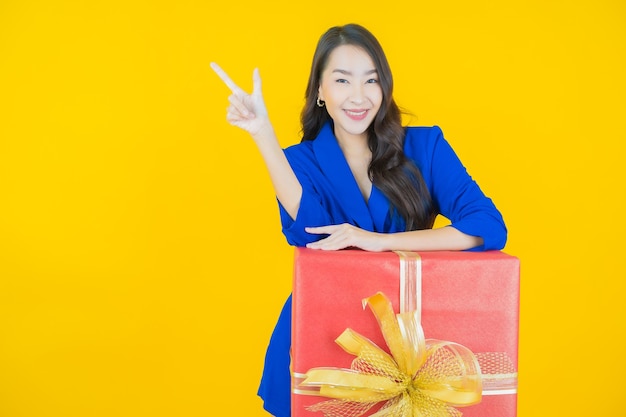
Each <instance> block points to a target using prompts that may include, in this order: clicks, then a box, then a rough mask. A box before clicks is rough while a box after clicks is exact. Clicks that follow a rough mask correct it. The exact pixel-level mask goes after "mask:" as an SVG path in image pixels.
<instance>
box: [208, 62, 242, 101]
mask: <svg viewBox="0 0 626 417" xmlns="http://www.w3.org/2000/svg"><path fill="white" fill-rule="evenodd" d="M211 68H213V71H215V73H216V74H217V75H218V76H219V77H220V78H221V79H222V81H224V83H225V84H226V85H227V86H228V88H230V91H232V92H233V94H237V93H241V92H242V90H241V88H239V86H237V84H235V82H234V81H233V80H231V79H230V77H229V76H228V74H226V72H224V70H223V69H222V68H220V66H219V65H217V64H216V63H215V62H211Z"/></svg>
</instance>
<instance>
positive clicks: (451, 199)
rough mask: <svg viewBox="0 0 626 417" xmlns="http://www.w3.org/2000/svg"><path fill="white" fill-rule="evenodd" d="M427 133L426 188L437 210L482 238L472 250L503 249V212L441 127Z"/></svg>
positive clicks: (504, 240) (463, 228)
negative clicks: (427, 175) (428, 148)
mask: <svg viewBox="0 0 626 417" xmlns="http://www.w3.org/2000/svg"><path fill="white" fill-rule="evenodd" d="M430 133H431V135H434V138H432V137H431V138H430V139H433V140H430V141H428V142H429V144H430V145H429V146H430V147H432V148H431V152H432V157H431V160H430V184H429V189H430V192H431V197H432V198H433V200H434V203H435V204H436V206H437V207H438V209H439V212H440V213H441V214H442V215H443V216H445V217H447V218H448V219H449V220H450V222H451V226H452V227H454V228H456V229H458V230H460V231H461V232H463V233H466V234H468V235H471V236H479V237H481V238H482V239H483V242H484V243H483V245H482V246H479V247H476V248H473V249H472V250H478V251H479V250H491V249H496V250H500V249H502V248H504V245H505V243H506V239H507V229H506V226H505V224H504V219H503V218H502V215H501V214H500V212H499V211H498V209H497V208H496V206H495V205H494V203H493V202H492V201H491V199H490V198H488V197H487V196H485V194H484V193H483V192H482V190H481V189H480V187H479V186H478V184H477V183H476V182H475V181H474V180H473V179H472V178H471V177H470V175H469V174H468V173H467V170H466V169H465V167H464V166H463V164H462V163H461V161H460V160H459V158H458V157H457V155H456V153H455V152H454V150H453V149H452V147H451V146H450V144H449V143H448V142H447V141H446V140H445V139H444V137H443V133H442V132H441V129H440V128H439V127H433V128H432V129H431V132H430ZM427 184H428V182H427Z"/></svg>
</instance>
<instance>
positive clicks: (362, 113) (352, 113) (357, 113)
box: [344, 109, 368, 121]
mask: <svg viewBox="0 0 626 417" xmlns="http://www.w3.org/2000/svg"><path fill="white" fill-rule="evenodd" d="M344 112H345V113H346V115H347V116H348V117H349V118H351V119H352V120H357V121H358V120H363V119H365V117H366V116H367V112H368V110H367V109H355V110H347V109H346V110H344Z"/></svg>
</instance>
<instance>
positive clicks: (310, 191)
mask: <svg viewBox="0 0 626 417" xmlns="http://www.w3.org/2000/svg"><path fill="white" fill-rule="evenodd" d="M404 153H405V154H406V156H407V157H408V158H410V159H411V160H412V161H413V162H414V163H415V165H417V167H418V168H419V170H420V171H421V173H422V176H423V178H424V182H425V183H426V186H427V187H428V190H429V192H430V195H431V198H432V199H433V202H434V205H435V210H436V211H437V213H438V214H441V215H443V216H445V217H446V218H448V219H449V220H450V221H451V226H452V227H454V228H456V229H458V230H460V231H461V232H463V233H466V234H468V235H472V236H480V237H482V238H483V241H484V244H483V246H481V247H478V248H474V250H488V249H502V248H503V247H504V244H505V243H506V237H507V230H506V227H505V225H504V220H503V219H502V215H501V214H500V212H499V211H498V209H497V208H496V207H495V205H494V204H493V202H492V201H491V200H490V199H489V198H487V197H486V196H485V194H484V193H483V192H482V191H481V189H480V187H479V186H478V184H476V182H475V181H474V180H473V179H472V178H471V177H470V176H469V174H468V173H467V171H466V169H465V167H464V166H463V165H462V164H461V161H460V160H459V158H458V157H457V156H456V154H455V153H454V151H453V150H452V148H451V147H450V145H449V144H448V142H447V141H446V140H445V139H444V137H443V134H442V132H441V129H440V128H439V127H409V128H407V129H406V138H405V143H404ZM285 155H286V156H287V160H288V161H289V164H290V165H291V167H292V169H293V170H294V172H295V174H296V176H297V177H298V180H299V181H300V184H301V185H302V200H301V201H300V208H299V210H298V213H297V215H296V218H295V220H294V219H292V218H291V216H289V214H288V213H287V212H286V211H285V209H284V208H283V207H282V205H281V204H280V202H279V207H280V218H281V223H282V227H283V233H284V234H285V237H286V238H287V241H288V242H289V244H291V245H294V246H304V245H306V244H307V243H309V242H312V241H315V240H318V239H321V238H322V237H323V236H319V235H312V234H309V233H306V232H305V231H304V228H305V227H307V226H327V225H331V224H341V223H350V224H352V225H355V226H357V227H360V228H361V229H365V230H369V231H373V232H381V233H393V232H401V231H404V230H405V224H404V221H403V220H402V219H400V218H399V217H398V216H395V217H394V216H392V212H391V210H390V205H389V200H388V199H387V197H385V196H384V195H383V193H382V192H381V191H380V190H379V189H378V188H377V187H376V186H372V192H371V195H370V197H369V200H368V201H365V199H364V198H363V196H362V195H361V192H360V190H359V187H358V185H357V182H356V180H355V179H354V176H353V175H352V171H350V167H349V166H348V162H347V161H346V159H345V157H344V156H343V152H342V151H341V148H340V147H339V144H338V142H337V139H336V138H335V135H334V133H333V130H332V126H331V125H330V123H327V124H326V125H325V126H324V127H323V128H322V130H321V131H320V133H319V135H318V136H317V138H316V139H315V140H313V141H306V142H302V143H299V144H297V145H293V146H291V147H289V148H287V149H286V150H285Z"/></svg>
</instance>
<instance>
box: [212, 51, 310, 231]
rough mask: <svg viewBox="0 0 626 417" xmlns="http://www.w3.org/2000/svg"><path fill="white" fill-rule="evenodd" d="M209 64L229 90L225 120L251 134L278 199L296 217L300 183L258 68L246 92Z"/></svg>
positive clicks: (217, 68)
mask: <svg viewBox="0 0 626 417" xmlns="http://www.w3.org/2000/svg"><path fill="white" fill-rule="evenodd" d="M211 68H213V70H214V71H215V72H216V73H217V75H218V76H219V77H220V78H221V79H222V81H224V83H225V84H226V85H227V86H228V88H229V89H230V90H231V92H232V94H231V95H230V97H229V98H228V101H229V102H230V106H229V107H228V113H227V115H226V120H228V122H229V123H230V124H231V125H233V126H237V127H239V128H241V129H243V130H245V131H246V132H248V133H249V134H250V135H251V136H252V139H253V140H254V142H255V143H256V145H257V148H258V149H259V151H260V152H261V156H262V158H263V161H264V162H265V166H266V167H267V170H268V171H269V174H270V179H271V181H272V185H273V187H274V191H275V192H276V197H277V198H278V201H280V203H281V204H282V205H283V207H284V208H285V210H286V211H287V213H288V214H289V215H290V216H291V217H292V218H294V219H295V218H296V214H297V213H298V208H299V207H300V199H301V197H302V186H301V185H300V182H299V181H298V178H297V177H296V175H295V174H294V172H293V169H292V168H291V166H290V165H289V162H288V161H287V158H286V157H285V154H284V152H283V150H282V148H281V147H280V145H279V143H278V139H277V138H276V134H275V133H274V128H273V126H272V123H271V122H270V120H269V116H268V114H267V108H266V107H265V102H264V100H263V93H262V91H261V76H260V75H259V71H258V69H255V70H254V74H253V83H254V87H253V91H252V94H248V93H246V92H245V91H243V90H242V89H241V88H239V87H238V86H237V84H235V83H234V82H233V80H232V79H231V78H230V77H229V76H228V75H227V74H226V73H225V72H224V70H222V69H221V68H220V67H219V66H218V65H217V64H215V63H211Z"/></svg>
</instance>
